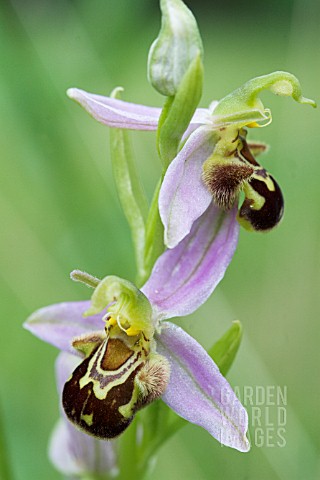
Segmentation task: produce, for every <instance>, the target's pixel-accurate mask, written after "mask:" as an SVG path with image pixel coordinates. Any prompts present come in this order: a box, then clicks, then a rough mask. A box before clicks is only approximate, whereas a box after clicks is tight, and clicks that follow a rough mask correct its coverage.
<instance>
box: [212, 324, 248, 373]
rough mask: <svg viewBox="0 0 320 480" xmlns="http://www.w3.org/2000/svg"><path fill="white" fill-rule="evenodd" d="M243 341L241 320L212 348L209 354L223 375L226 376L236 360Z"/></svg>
mask: <svg viewBox="0 0 320 480" xmlns="http://www.w3.org/2000/svg"><path fill="white" fill-rule="evenodd" d="M241 339H242V325H241V323H240V322H239V320H236V321H234V322H233V323H232V326H231V327H230V328H229V330H227V331H226V333H225V334H224V335H222V337H221V338H220V339H219V340H218V341H217V342H216V343H215V344H214V345H213V347H211V349H210V350H209V351H208V354H209V355H210V357H211V358H212V360H214V362H215V363H216V364H217V366H218V367H219V369H220V372H221V373H222V375H224V376H225V375H226V374H227V373H228V371H229V369H230V367H231V365H232V363H233V361H234V359H235V356H236V354H237V351H238V349H239V346H240V343H241Z"/></svg>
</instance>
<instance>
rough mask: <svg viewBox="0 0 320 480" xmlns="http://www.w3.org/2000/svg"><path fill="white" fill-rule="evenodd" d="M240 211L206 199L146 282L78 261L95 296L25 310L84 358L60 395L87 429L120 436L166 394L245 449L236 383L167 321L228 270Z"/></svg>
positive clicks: (44, 335) (49, 337) (194, 304)
mask: <svg viewBox="0 0 320 480" xmlns="http://www.w3.org/2000/svg"><path fill="white" fill-rule="evenodd" d="M236 212H237V209H236V208H233V209H231V210H230V211H228V212H224V211H222V210H221V209H219V208H218V207H216V206H213V207H212V208H209V209H207V211H206V212H204V213H203V215H202V216H201V217H200V218H199V219H198V220H197V221H196V222H195V223H194V225H193V227H192V229H191V231H190V233H189V234H188V235H187V236H186V237H185V238H184V240H182V241H181V242H180V243H179V245H178V246H177V247H176V248H174V249H167V250H166V251H165V252H164V253H163V254H162V255H161V256H160V257H159V258H158V260H157V261H156V263H155V265H154V268H153V270H152V273H151V275H150V277H149V279H148V280H147V282H146V283H145V284H144V286H143V287H142V288H141V289H140V290H139V289H137V288H136V287H135V286H134V285H133V284H131V283H130V282H128V281H126V280H122V279H120V278H118V277H114V276H108V277H106V278H104V279H103V280H101V281H98V280H97V279H94V277H89V276H87V280H86V274H81V272H78V271H75V272H73V274H72V277H73V278H74V279H76V280H81V281H84V282H85V283H88V284H90V285H91V286H93V285H94V284H96V288H95V290H94V293H93V295H92V299H91V302H90V301H80V302H66V303H60V304H57V305H52V306H48V307H45V308H42V309H40V310H38V311H36V312H35V313H33V314H32V315H31V317H30V318H29V319H28V321H27V322H26V324H25V327H26V328H27V329H28V330H30V331H31V332H32V333H33V334H35V335H36V336H38V337H39V338H40V339H42V340H44V341H46V342H49V343H51V344H53V345H55V346H56V347H58V348H59V349H60V350H61V351H63V352H68V354H69V355H70V354H72V355H73V356H74V358H75V359H78V361H77V362H76V368H75V370H74V371H73V374H72V375H71V377H70V378H69V379H68V380H67V381H66V383H65V385H64V388H63V395H62V403H63V407H64V410H65V413H66V415H67V417H68V418H69V420H71V422H72V423H74V424H75V425H76V426H77V427H79V428H80V429H81V430H83V431H85V432H87V433H89V434H91V435H94V436H95V437H98V438H104V439H106V438H107V439H110V438H114V437H116V436H117V435H119V434H120V433H121V432H122V431H124V430H125V429H126V428H127V427H128V426H129V424H130V422H131V421H132V419H133V417H134V415H135V413H136V412H137V410H139V409H140V408H142V407H143V406H145V405H147V404H148V403H150V402H151V401H153V400H154V399H156V398H158V397H161V398H162V400H163V401H164V402H165V403H166V404H167V405H168V406H169V407H170V408H171V409H172V410H174V411H175V412H176V413H177V414H178V415H180V416H181V417H183V418H184V419H186V420H188V421H189V422H191V423H194V424H197V425H200V426H202V427H203V428H205V429H206V430H207V431H208V432H209V433H210V434H211V435H212V436H213V437H214V438H216V439H217V440H218V441H220V442H221V443H222V444H224V445H227V446H230V447H233V448H236V449H238V450H240V451H243V452H245V451H248V450H249V442H248V440H247V438H246V432H247V427H248V419H247V413H246V411H245V409H244V407H243V406H242V405H241V403H240V402H239V400H238V399H237V397H236V395H235V394H234V392H233V391H232V389H231V386H230V385H229V383H228V382H227V380H226V379H225V378H224V377H223V375H222V374H221V373H220V372H219V369H218V367H217V366H216V364H215V363H214V362H213V360H212V359H211V357H210V356H209V355H208V353H207V352H206V351H205V350H204V349H203V347H202V346H201V345H200V344H199V343H198V342H197V341H196V340H195V339H194V338H193V337H191V336H190V335H189V334H187V333H186V332H185V331H184V330H183V329H182V328H180V327H179V326H177V325H175V324H174V323H172V322H170V321H168V320H169V319H170V318H172V317H178V316H183V315H188V314H190V313H192V312H194V311H195V310H197V309H198V308H199V307H200V306H201V305H202V304H203V303H204V302H205V301H206V300H207V299H208V297H209V296H210V294H211V293H212V292H213V290H214V288H215V287H216V285H217V284H218V283H219V281H220V280H221V279H222V277H223V275H224V273H225V270H226V268H227V266H228V265H229V263H230V261H231V258H232V256H233V253H234V251H235V248H236V244H237V238H238V230H239V226H238V223H237V222H236ZM84 314H85V315H84ZM64 355H66V354H64ZM66 377H67V374H66V376H65V378H66Z"/></svg>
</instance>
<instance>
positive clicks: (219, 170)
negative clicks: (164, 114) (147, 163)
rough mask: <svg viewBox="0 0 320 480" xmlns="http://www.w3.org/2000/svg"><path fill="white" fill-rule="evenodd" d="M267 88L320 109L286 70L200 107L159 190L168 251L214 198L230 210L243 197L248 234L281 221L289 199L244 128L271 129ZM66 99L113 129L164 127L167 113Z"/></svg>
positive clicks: (83, 97)
mask: <svg viewBox="0 0 320 480" xmlns="http://www.w3.org/2000/svg"><path fill="white" fill-rule="evenodd" d="M263 90H269V91H271V92H272V93H275V94H276V95H280V96H291V97H292V98H293V99H294V100H296V101H297V102H299V103H302V104H309V105H312V106H316V104H315V102H314V101H313V100H309V99H307V98H305V97H303V96H302V93H301V87H300V84H299V82H298V80H297V78H296V77H294V76H293V75H291V74H290V73H287V72H274V73H271V74H269V75H263V76H261V77H257V78H254V79H252V80H249V81H248V82H247V83H245V84H244V85H243V86H241V87H240V88H238V89H237V90H235V91H234V92H232V93H231V94H229V95H227V96H226V97H224V98H223V99H222V100H220V101H219V102H213V103H212V104H211V106H210V108H209V109H204V108H198V109H197V110H196V111H195V113H194V115H193V117H192V119H191V122H190V124H189V127H188V128H187V130H186V132H185V133H184V136H183V138H182V142H181V145H180V151H179V152H178V154H177V155H176V157H175V158H174V159H173V161H172V162H171V163H170V165H169V167H168V169H167V171H166V174H165V176H164V180H163V184H162V187H161V190H160V196H159V212H160V216H161V219H162V222H163V225H164V228H165V243H166V245H167V246H168V247H169V248H173V247H174V246H175V245H177V244H178V243H179V242H180V241H181V240H182V239H183V238H184V237H185V236H186V235H187V234H188V233H189V232H190V230H191V227H192V225H193V223H194V222H195V221H196V220H197V219H198V218H199V217H200V216H201V215H202V214H203V212H205V211H206V210H207V208H209V207H210V205H212V199H213V201H214V203H215V204H216V205H218V206H220V207H221V208H223V209H225V210H228V209H230V208H232V206H233V205H234V204H237V203H238V200H239V194H240V193H241V192H243V193H244V201H243V202H242V205H241V207H240V208H239V212H238V221H239V223H240V224H241V225H242V226H244V227H245V228H246V229H248V230H255V231H267V230H270V229H272V228H273V227H274V226H276V225H277V224H278V223H279V221H280V220H281V218H282V215H283V197H282V193H281V190H280V187H279V186H278V184H277V182H276V181H275V180H274V178H273V177H272V176H271V175H269V173H268V172H267V171H266V170H265V169H264V168H263V167H262V166H260V164H259V163H258V162H257V160H256V159H255V158H254V154H259V153H261V152H262V151H264V150H265V149H266V147H265V145H263V144H261V143H250V142H247V141H246V135H247V132H246V130H245V128H253V127H261V126H266V125H269V123H270V122H271V112H270V110H269V109H268V108H265V107H264V106H263V104H262V102H261V100H260V99H259V94H260V93H261V92H262V91H263ZM68 95H69V97H70V98H72V99H74V100H76V101H77V102H78V103H80V105H82V106H83V107H84V108H85V109H86V110H87V111H88V112H89V113H90V114H91V115H92V116H93V117H94V118H95V119H96V120H98V121H99V122H101V123H103V124H105V125H108V126H110V127H118V128H122V129H135V130H156V129H157V128H158V122H159V118H160V113H161V110H160V109H158V108H152V107H146V106H142V105H136V104H131V103H128V102H123V101H122V100H117V99H114V98H108V97H103V96H101V95H94V94H91V93H87V92H84V91H83V90H79V89H76V88H72V89H69V90H68Z"/></svg>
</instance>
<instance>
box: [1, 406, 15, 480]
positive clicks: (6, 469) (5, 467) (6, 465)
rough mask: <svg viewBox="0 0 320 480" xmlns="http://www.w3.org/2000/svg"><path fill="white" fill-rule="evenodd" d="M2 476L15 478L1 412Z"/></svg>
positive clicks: (10, 479)
mask: <svg viewBox="0 0 320 480" xmlns="http://www.w3.org/2000/svg"><path fill="white" fill-rule="evenodd" d="M1 413H2V412H1ZM0 478H3V479H5V480H13V475H12V471H11V467H10V460H9V454H8V445H7V442H6V435H5V432H4V425H3V422H2V415H1V414H0Z"/></svg>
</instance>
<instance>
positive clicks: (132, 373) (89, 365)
mask: <svg viewBox="0 0 320 480" xmlns="http://www.w3.org/2000/svg"><path fill="white" fill-rule="evenodd" d="M115 329H118V327H115ZM86 341H87V342H88V343H86ZM89 342H90V340H89V339H88V340H86V339H84V338H81V339H80V340H76V341H75V342H74V346H75V347H76V348H77V349H78V350H81V351H84V350H85V348H84V347H83V344H84V345H85V346H86V345H89ZM79 343H81V345H79ZM168 378H169V369H168V367H167V365H166V360H165V359H164V358H163V357H161V356H160V355H157V354H153V353H150V352H149V349H148V340H147V339H146V338H145V337H144V336H143V334H141V336H140V338H132V337H131V338H130V337H127V335H126V334H125V333H124V332H121V331H120V332H118V333H117V335H116V336H113V337H112V338H111V337H109V336H107V338H104V339H103V340H100V342H99V344H98V346H97V347H96V348H95V349H94V350H93V351H92V352H91V353H90V354H89V355H88V356H87V358H85V359H84V360H83V362H82V363H81V364H80V365H79V366H78V367H77V368H76V369H75V370H74V372H73V374H72V376H71V378H70V379H69V380H68V381H67V382H66V384H65V386H64V389H63V394H62V404H63V408H64V411H65V413H66V415H67V417H68V419H69V420H70V421H71V422H72V423H74V424H75V425H76V426H77V427H78V428H80V429H81V430H83V431H85V432H86V433H88V434H90V435H93V436H95V437H98V438H101V439H111V438H114V437H117V436H118V435H120V434H121V433H122V432H123V431H124V430H125V429H126V428H127V427H128V426H129V425H130V423H131V422H132V420H133V418H134V415H135V413H136V412H137V411H138V410H139V409H141V408H142V407H144V406H145V405H147V404H148V403H150V402H151V401H153V400H154V399H156V398H158V397H159V396H160V395H162V393H163V392H164V390H165V388H166V385H167V381H168Z"/></svg>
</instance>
